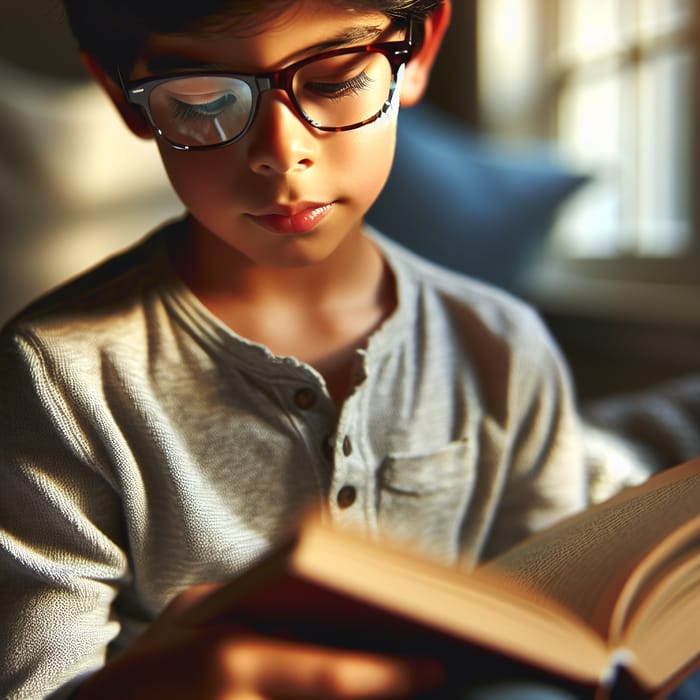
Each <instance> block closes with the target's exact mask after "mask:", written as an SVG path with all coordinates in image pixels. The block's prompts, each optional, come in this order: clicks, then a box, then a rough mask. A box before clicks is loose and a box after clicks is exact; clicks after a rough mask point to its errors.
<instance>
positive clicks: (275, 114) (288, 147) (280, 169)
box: [248, 90, 318, 175]
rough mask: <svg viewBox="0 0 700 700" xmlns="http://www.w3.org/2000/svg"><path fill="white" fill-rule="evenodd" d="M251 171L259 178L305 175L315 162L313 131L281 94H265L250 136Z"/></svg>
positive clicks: (286, 97) (261, 98)
mask: <svg viewBox="0 0 700 700" xmlns="http://www.w3.org/2000/svg"><path fill="white" fill-rule="evenodd" d="M248 144H249V145H248V149H249V150H248V158H249V162H250V168H251V169H252V170H253V172H255V173H257V174H259V175H284V174H287V173H291V172H302V171H304V170H306V169H308V168H310V167H311V166H312V165H313V164H314V162H315V160H316V152H317V147H318V141H317V137H316V134H315V133H314V132H313V127H312V126H311V125H310V124H307V123H306V122H305V121H303V119H302V118H301V117H299V116H298V115H297V114H296V112H295V111H294V108H293V106H292V104H291V102H290V101H289V97H288V95H287V94H286V93H285V92H284V91H282V90H266V91H265V92H264V93H263V94H262V95H261V97H260V103H259V105H258V110H257V114H256V115H255V120H254V122H253V124H252V125H251V128H250V132H249V133H248Z"/></svg>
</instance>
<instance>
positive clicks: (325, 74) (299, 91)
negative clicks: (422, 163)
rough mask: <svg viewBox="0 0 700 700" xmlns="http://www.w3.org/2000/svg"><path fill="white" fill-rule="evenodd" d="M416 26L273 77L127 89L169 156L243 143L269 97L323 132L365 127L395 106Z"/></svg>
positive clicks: (174, 81)
mask: <svg viewBox="0 0 700 700" xmlns="http://www.w3.org/2000/svg"><path fill="white" fill-rule="evenodd" d="M414 27H415V25H414V22H413V21H410V22H409V24H408V31H407V36H406V38H405V39H404V40H403V41H395V42H386V43H379V44H368V45H365V46H355V47H351V48H347V49H337V50H334V51H328V52H324V53H320V54H316V55H314V56H311V57H310V58H306V59H304V60H302V61H299V62H297V63H294V64H292V65H290V66H288V67H287V68H283V69H281V70H279V71H274V72H271V73H255V74H239V73H199V72H190V73H180V74H177V75H169V76H167V77H161V78H147V79H145V80H139V81H136V82H132V83H129V84H128V85H125V86H124V91H125V94H126V96H127V99H128V100H129V102H131V103H133V104H136V105H139V106H140V107H141V108H143V110H144V112H145V114H146V116H147V117H148V119H149V121H150V123H151V126H152V128H153V130H154V132H155V133H156V134H157V135H158V136H159V137H161V138H163V139H164V140H165V141H166V142H167V143H169V144H170V145H171V146H173V147H174V148H177V149H180V150H195V149H205V148H217V147H219V146H225V145H227V144H230V143H234V142H235V141H238V140H239V139H241V138H243V136H245V134H246V132H247V131H248V129H249V128H250V125H251V124H252V122H253V119H254V118H255V113H256V110H257V106H258V103H259V101H260V96H261V95H262V93H263V92H265V91H266V90H284V91H285V92H286V93H287V95H288V96H289V100H290V102H291V105H292V106H293V108H294V111H295V112H296V114H297V115H298V116H299V117H300V118H301V119H303V120H304V121H306V122H308V123H309V124H311V125H312V126H313V127H315V128H316V129H319V130H321V131H336V132H337V131H349V130H351V129H358V128H359V127H361V126H364V125H366V124H370V123H372V122H374V121H376V120H377V119H379V118H380V117H381V116H382V115H383V114H385V113H386V112H387V111H388V110H389V108H390V107H391V105H392V102H393V100H394V97H395V91H396V87H397V84H398V82H399V76H400V74H401V71H402V70H403V66H405V64H406V63H407V62H408V61H409V60H410V58H411V56H412V53H413V50H414V48H415V44H414V31H415V28H414Z"/></svg>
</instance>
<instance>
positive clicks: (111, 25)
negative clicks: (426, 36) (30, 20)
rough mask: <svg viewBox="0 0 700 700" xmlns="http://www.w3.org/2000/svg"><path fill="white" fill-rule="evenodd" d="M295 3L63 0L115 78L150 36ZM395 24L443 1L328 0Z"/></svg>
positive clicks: (75, 28)
mask: <svg viewBox="0 0 700 700" xmlns="http://www.w3.org/2000/svg"><path fill="white" fill-rule="evenodd" d="M293 2H294V0H63V4H64V7H65V11H66V15H67V18H68V22H69V24H70V27H71V30H72V32H73V35H74V36H75V38H76V40H77V42H78V45H79V46H80V48H81V49H82V50H84V51H86V52H87V53H89V54H91V55H92V56H93V57H94V58H95V60H97V62H98V63H100V64H101V65H102V67H103V68H104V69H105V70H107V72H109V73H110V74H112V75H116V73H117V69H121V70H122V71H123V72H128V71H129V70H130V69H131V68H132V66H133V64H134V61H135V60H136V58H137V57H138V55H139V54H140V53H141V50H142V48H143V45H144V43H145V41H146V40H147V38H148V37H149V36H150V35H151V34H175V33H179V32H184V31H197V30H203V29H207V28H210V27H215V26H217V24H220V23H221V22H223V21H225V22H226V23H227V24H228V25H230V23H231V21H235V22H236V23H240V24H241V25H243V26H245V22H246V21H248V22H250V21H251V19H254V20H259V19H260V17H261V16H263V17H264V15H265V13H269V15H270V16H271V17H273V16H274V15H275V14H276V13H278V12H279V11H280V9H283V8H285V7H287V6H290V5H292V4H293ZM329 2H331V3H333V4H336V5H339V6H343V7H347V8H348V9H356V10H373V11H377V12H382V13H384V14H385V15H387V16H388V17H391V18H393V19H397V20H408V19H409V18H414V19H418V20H423V19H425V18H426V17H427V16H428V15H429V14H430V13H431V12H433V11H434V10H435V9H436V8H437V7H439V6H440V5H441V4H442V2H443V0H329Z"/></svg>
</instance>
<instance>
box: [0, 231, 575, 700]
mask: <svg viewBox="0 0 700 700" xmlns="http://www.w3.org/2000/svg"><path fill="white" fill-rule="evenodd" d="M180 225H181V224H179V223H176V224H173V225H172V227H171V228H166V229H164V230H163V231H161V232H159V233H158V234H156V235H154V236H151V237H149V238H148V239H146V240H145V241H144V242H143V243H142V244H140V245H138V246H136V247H135V248H133V249H132V250H130V251H127V252H126V253H125V254H123V255H121V256H117V257H116V258H115V259H113V260H111V261H109V262H107V263H106V264H104V265H102V266H100V267H99V268H98V269H97V270H96V271H93V272H92V273H89V274H88V275H86V276H83V277H82V278H81V279H79V280H77V281H76V282H74V283H71V284H70V285H68V286H67V287H65V288H63V289H62V290H59V291H58V292H55V293H53V294H52V295H50V296H49V297H48V298H46V299H44V300H42V301H41V302H39V303H38V304H36V305H34V306H33V307H32V308H31V309H29V310H28V311H27V312H25V313H24V314H22V315H21V316H20V317H19V318H18V319H16V320H15V321H14V322H12V323H11V324H10V325H9V326H8V327H7V328H6V329H5V331H4V333H3V335H2V338H1V341H0V342H1V345H0V391H1V392H2V401H1V402H0V431H1V435H0V470H1V479H2V488H1V489H0V526H1V531H0V610H1V617H0V640H1V643H0V696H1V697H3V698H8V697H9V698H25V697H29V698H40V697H45V696H48V695H50V694H51V692H52V691H54V690H57V689H58V694H57V695H56V697H58V695H60V694H61V693H62V692H67V689H68V688H70V684H71V682H74V681H75V679H76V678H80V677H81V676H83V675H85V674H87V673H89V672H91V670H94V669H95V668H97V667H99V666H100V665H101V664H102V663H103V662H104V658H105V655H106V653H107V652H106V648H107V646H108V644H110V643H111V642H114V643H113V647H116V648H119V646H121V645H124V644H128V643H129V640H130V639H132V638H133V635H134V634H136V633H137V632H138V631H139V630H140V629H141V628H142V626H143V624H144V623H147V622H148V621H149V620H151V619H152V618H153V617H154V616H156V615H157V614H158V613H159V612H160V611H161V610H162V608H163V607H164V606H165V605H166V603H167V602H168V601H169V600H170V599H171V598H172V597H173V596H174V595H175V594H177V593H178V592H179V591H182V590H183V589H184V588H186V587H188V586H190V585H192V584H196V583H201V582H211V581H216V580H221V579H225V578H229V577H232V576H235V575H236V574H238V573H239V572H241V571H243V570H245V569H246V568H247V567H249V566H250V565H251V564H252V563H253V562H254V561H255V560H256V559H258V558H259V557H260V556H261V555H262V554H263V553H264V552H266V551H268V550H269V548H270V547H271V546H272V545H273V544H274V543H276V542H278V541H280V539H281V538H283V537H284V536H285V534H287V533H288V532H289V530H290V528H292V527H293V525H294V523H295V521H296V520H297V519H298V517H299V516H300V514H302V513H303V512H304V511H305V510H307V509H308V508H309V507H310V506H314V507H319V506H320V507H322V509H323V510H324V511H325V512H326V514H327V517H328V519H329V520H331V521H333V522H335V523H337V524H339V525H341V526H342V525H344V524H348V525H353V526H356V527H359V528H361V529H362V530H363V531H364V532H365V533H366V534H367V535H368V536H369V537H372V538H375V537H378V536H379V535H380V534H387V535H390V536H391V537H393V538H398V539H400V540H406V541H409V542H411V543H412V544H413V545H414V546H415V547H417V548H418V549H419V550H421V551H424V552H426V553H428V554H429V555H430V556H435V557H438V558H439V559H441V560H443V561H445V562H448V563H451V564H454V565H455V566H461V567H470V566H472V565H473V564H474V563H475V562H476V561H477V560H479V559H480V558H483V557H486V556H489V555H491V554H493V553H495V552H497V551H499V550H501V549H503V548H505V547H507V546H509V545H510V544H512V543H514V542H515V541H517V540H519V539H520V538H522V537H524V536H525V535H527V534H528V533H529V532H531V531H533V530H535V529H539V528H542V527H544V526H546V525H548V524H549V523H551V522H552V521H553V520H555V519H558V518H559V517H561V516H563V515H565V514H568V513H570V512H572V511H575V510H578V509H580V508H581V507H582V506H583V505H584V501H585V491H586V485H585V476H584V466H583V457H582V450H581V445H580V438H579V428H578V424H577V420H576V417H575V414H574V412H573V410H572V400H571V390H570V385H569V378H568V375H567V373H566V371H565V370H564V368H563V366H562V363H561V361H560V357H559V354H558V351H557V350H556V348H555V347H554V346H553V345H552V343H551V341H550V339H549V337H548V335H547V333H546V331H545V330H544V329H543V327H542V324H541V323H540V321H539V319H538V317H537V316H536V314H535V313H533V312H532V311H531V310H530V309H529V308H528V307H526V306H524V305H523V304H522V303H520V302H519V301H516V300H514V299H512V298H510V297H508V296H506V295H504V294H502V293H500V292H498V291H497V290H494V289H492V288H489V287H486V286H484V285H481V284H479V283H476V282H473V281H470V280H467V279H465V278H462V277H460V276H457V275H456V274H453V273H450V272H447V271H445V270H443V269H440V268H437V267H435V266H433V265H431V264H428V263H426V262H424V261H422V260H420V259H418V258H416V257H415V256H414V255H412V254H410V253H408V252H407V251H405V250H403V249H401V248H399V247H397V246H396V244H393V243H389V242H388V241H386V240H385V239H383V238H382V237H380V236H378V235H377V236H376V237H375V239H376V240H377V242H378V244H379V245H380V247H381V249H382V250H383V252H384V254H385V257H386V259H387V261H388V263H389V266H390V268H391V269H392V271H393V274H394V276H395V278H396V288H397V294H398V306H397V309H396V310H395V312H394V313H393V315H392V316H391V317H390V318H389V319H388V320H387V321H386V322H385V323H384V324H383V326H382V327H381V328H380V329H379V330H377V331H376V332H375V333H374V334H373V335H372V336H371V337H370V339H369V341H368V343H367V345H366V347H365V349H363V350H362V351H359V352H358V353H357V358H356V367H355V386H354V390H353V391H352V393H351V395H350V396H349V397H348V398H347V400H346V401H345V402H344V404H343V406H342V408H341V409H340V410H338V409H337V408H336V407H335V405H334V403H333V402H332V400H331V398H330V396H329V395H328V392H327V391H326V389H325V385H324V382H323V379H322V377H321V376H320V375H319V374H318V373H317V372H316V371H315V370H314V369H312V368H311V367H309V366H307V365H305V364H303V363H300V362H298V361H297V360H295V359H293V358H289V357H276V356H274V355H272V354H271V353H270V352H269V351H268V350H267V349H266V348H265V347H262V346H260V345H257V344H253V343H250V342H247V341H246V340H244V339H242V338H241V337H239V336H237V335H236V334H234V333H233V332H232V331H230V330H229V329H228V328H226V327H224V326H223V325H222V324H220V323H219V322H218V321H217V320H216V319H215V318H214V317H213V316H212V315H211V314H209V313H208V312H207V311H206V310H205V309H204V307H203V306H202V305H201V304H200V303H199V302H198V301H197V300H196V299H195V298H194V296H193V295H192V294H191V292H189V291H188V290H187V289H186V288H185V286H184V285H183V283H182V282H181V281H180V280H179V278H178V277H177V276H176V274H175V273H174V271H173V270H172V268H171V266H170V264H169V257H168V255H167V249H166V246H165V239H166V238H167V237H168V236H171V235H173V234H174V232H175V231H176V228H177V227H178V226H180ZM348 486H350V487H352V488H353V489H354V492H352V493H354V495H355V500H354V501H353V500H352V498H349V497H348V489H347V488H346V489H345V490H343V491H342V495H341V497H339V496H338V494H341V489H343V487H348ZM114 640H116V641H114ZM61 688H63V691H61V690H60V689H61Z"/></svg>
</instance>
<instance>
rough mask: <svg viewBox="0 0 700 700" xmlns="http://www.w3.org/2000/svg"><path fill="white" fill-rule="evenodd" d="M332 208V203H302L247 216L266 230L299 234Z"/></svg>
mask: <svg viewBox="0 0 700 700" xmlns="http://www.w3.org/2000/svg"><path fill="white" fill-rule="evenodd" d="M332 208H333V205H332V204H304V205H302V206H301V207H296V208H295V209H293V210H292V209H290V210H285V209H284V208H280V209H279V211H274V212H270V213H267V214H259V215H255V214H249V215H248V217H249V218H250V219H252V220H253V221H254V222H255V223H256V224H258V225H259V226H262V227H263V228H265V229H267V230H268V231H272V232H273V233H279V234H283V235H299V234H304V233H309V231H311V230H313V229H314V228H315V227H316V226H317V225H318V224H319V223H320V222H321V221H322V220H323V219H324V218H325V217H326V215H327V214H328V213H329V212H330V210H331V209H332Z"/></svg>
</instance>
